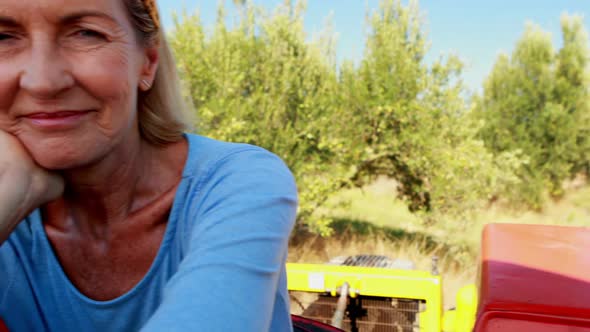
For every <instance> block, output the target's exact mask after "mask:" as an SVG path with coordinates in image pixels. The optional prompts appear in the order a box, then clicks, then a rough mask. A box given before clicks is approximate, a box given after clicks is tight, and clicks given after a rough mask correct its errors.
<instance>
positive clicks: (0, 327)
mask: <svg viewBox="0 0 590 332" xmlns="http://www.w3.org/2000/svg"><path fill="white" fill-rule="evenodd" d="M0 332H8V328H7V327H6V325H5V324H4V321H3V320H2V319H0Z"/></svg>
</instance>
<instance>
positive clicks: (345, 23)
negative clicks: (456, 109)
mask: <svg viewBox="0 0 590 332" xmlns="http://www.w3.org/2000/svg"><path fill="white" fill-rule="evenodd" d="M225 1H226V3H227V4H228V7H230V4H231V2H232V1H231V0H225ZM282 2H283V1H282V0H255V1H254V3H256V4H260V5H264V6H266V7H268V8H273V7H275V6H276V5H277V4H280V3H282ZM217 3H218V1H216V0H160V1H159V5H160V8H161V10H162V15H163V17H164V24H165V25H167V26H170V25H171V13H172V12H173V11H176V12H180V11H181V10H182V9H187V10H188V11H189V12H194V11H195V10H197V9H198V10H199V12H200V13H201V16H202V19H203V22H205V24H206V25H210V24H211V23H212V22H213V21H214V19H215V11H216V8H217ZM378 3H379V0H308V1H307V14H306V16H305V18H306V30H307V33H308V34H309V35H311V34H313V32H317V31H320V30H321V29H322V27H323V26H324V22H325V19H326V18H327V17H328V16H329V15H330V14H333V23H334V30H335V31H336V32H337V33H338V51H337V54H338V58H339V60H342V59H354V60H358V59H360V58H361V57H362V54H363V47H364V40H365V38H364V31H365V23H364V17H365V13H366V9H367V8H370V9H375V8H377V5H378ZM404 3H407V1H404ZM420 8H421V10H422V11H423V13H424V14H425V18H426V27H427V31H428V34H429V37H430V40H431V46H432V47H431V50H430V53H429V55H428V60H429V61H430V60H432V59H434V58H437V57H438V56H439V55H440V54H448V53H454V54H457V55H459V56H460V57H461V58H462V59H463V61H464V62H465V63H466V65H467V68H466V70H465V72H464V75H463V77H464V80H465V82H466V84H467V85H468V87H470V88H471V89H473V90H478V89H479V88H480V87H481V84H482V82H483V80H484V78H485V77H486V76H487V75H488V73H489V72H490V70H491V68H492V66H493V64H494V61H495V59H496V56H497V55H498V53H500V52H511V50H512V48H513V46H514V44H515V42H516V41H517V40H518V38H519V37H520V36H521V34H522V32H523V30H524V26H525V23H526V22H527V21H532V22H534V23H536V24H538V25H540V26H541V27H542V28H543V29H544V30H545V31H549V32H551V33H552V35H553V39H554V45H556V46H558V47H559V46H560V45H561V33H560V23H559V18H560V15H561V14H562V13H564V12H568V13H570V14H571V13H578V14H582V15H583V16H584V17H585V26H586V29H587V30H588V29H590V0H422V1H420Z"/></svg>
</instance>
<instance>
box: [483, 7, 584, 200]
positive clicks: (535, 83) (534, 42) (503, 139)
mask: <svg viewBox="0 0 590 332" xmlns="http://www.w3.org/2000/svg"><path fill="white" fill-rule="evenodd" d="M561 23H562V34H563V47H562V48H561V49H560V50H559V51H557V52H556V51H555V50H554V48H553V45H552V43H551V36H550V35H549V34H548V33H545V32H543V31H542V30H541V29H540V28H538V27H537V26H534V25H528V26H527V28H526V30H525V32H524V35H523V36H522V38H521V39H520V41H519V42H518V43H517V45H516V48H515V50H514V52H513V53H512V55H511V56H510V57H509V56H507V55H501V56H500V57H499V58H498V60H497V61H496V64H495V66H494V68H493V70H492V73H491V74H490V76H489V77H488V79H487V81H486V82H485V85H484V94H483V97H482V98H481V100H480V101H479V102H478V105H477V107H476V114H477V117H478V118H479V119H481V120H483V121H484V126H483V127H482V129H481V137H482V138H483V139H484V140H485V142H486V145H487V146H488V147H489V148H490V149H491V150H492V151H494V152H495V153H506V152H510V151H521V152H522V153H524V155H525V156H526V157H527V159H528V161H529V162H528V163H527V164H526V165H524V167H522V168H521V169H520V171H519V177H520V178H521V179H522V181H521V183H520V185H518V186H516V187H514V188H513V190H512V193H511V194H512V195H511V198H512V199H516V200H521V201H523V202H524V203H527V204H528V205H530V206H533V207H535V208H540V207H541V206H542V204H543V195H544V193H545V192H546V191H548V192H549V193H550V194H551V195H553V196H560V195H562V194H563V189H562V183H563V181H564V180H565V179H567V178H568V177H571V176H573V175H575V174H577V173H578V172H580V171H584V172H587V170H588V161H589V159H588V152H589V151H590V150H589V148H590V145H589V141H588V134H589V130H590V122H589V118H588V116H589V114H590V107H589V103H588V102H589V100H590V99H589V98H590V96H589V94H588V93H589V92H588V84H589V83H590V81H588V76H587V75H588V74H587V67H588V46H587V43H588V36H587V33H586V32H585V30H584V27H583V25H582V19H581V18H580V17H577V16H573V17H570V16H567V15H565V16H563V17H562V21H561Z"/></svg>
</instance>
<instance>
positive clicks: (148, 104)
mask: <svg viewBox="0 0 590 332" xmlns="http://www.w3.org/2000/svg"><path fill="white" fill-rule="evenodd" d="M124 1H125V5H126V7H127V10H128V11H129V15H130V18H131V23H132V24H133V27H134V28H135V30H136V33H137V39H138V40H139V42H140V43H141V44H142V45H143V46H153V45H159V51H158V53H159V67H158V71H157V72H156V77H155V80H154V83H153V85H152V88H151V89H149V90H148V91H145V92H140V94H139V100H138V108H139V109H138V120H139V130H140V132H141V135H142V137H143V138H144V139H145V140H147V141H148V142H150V143H152V144H154V145H165V144H168V143H173V142H177V141H179V140H181V139H182V135H183V133H184V132H185V131H186V130H187V129H188V125H187V122H186V118H185V115H184V113H185V112H186V108H185V106H186V103H185V100H184V99H183V98H182V95H181V89H180V81H179V79H178V73H177V71H176V63H175V61H174V56H173V55H172V52H171V50H170V46H169V45H168V42H167V41H166V36H165V34H164V31H163V29H162V27H161V26H160V24H159V22H157V21H154V19H153V17H152V15H150V11H149V10H150V9H149V8H147V7H146V5H145V2H144V0H124Z"/></svg>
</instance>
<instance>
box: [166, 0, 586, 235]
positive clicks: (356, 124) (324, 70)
mask: <svg viewBox="0 0 590 332" xmlns="http://www.w3.org/2000/svg"><path fill="white" fill-rule="evenodd" d="M234 5H235V9H236V15H235V19H234V20H233V23H228V22H229V20H228V18H227V15H226V10H225V8H224V7H222V6H220V7H219V10H218V18H217V23H216V25H215V26H214V27H213V29H212V30H211V31H206V29H205V28H204V27H203V25H202V23H201V22H200V20H199V17H198V15H194V16H193V15H186V14H185V15H183V16H182V17H181V18H180V19H178V20H177V21H176V26H175V29H174V34H173V35H172V36H171V37H172V38H171V43H172V46H173V49H174V51H175V53H176V57H177V59H178V64H179V68H180V70H181V74H182V78H183V80H184V83H185V86H186V89H187V93H188V95H189V96H190V98H191V100H192V103H193V105H194V106H195V108H196V110H197V112H198V115H199V121H198V127H199V128H200V132H201V133H202V134H204V135H207V136H211V137H214V138H217V139H222V140H228V141H237V142H246V143H252V144H256V145H259V146H262V147H264V148H266V149H268V150H270V151H272V152H274V153H276V154H277V155H279V156H280V157H281V158H283V159H284V160H285V161H286V163H287V165H288V166H289V167H290V168H291V170H292V171H293V173H294V174H295V177H296V179H297V181H298V186H299V192H300V210H299V214H298V222H299V225H306V226H308V227H309V228H310V229H311V230H313V231H314V232H317V233H320V234H323V235H328V234H330V232H331V228H330V223H331V222H332V220H331V219H330V218H329V217H328V216H327V215H326V214H323V213H322V211H321V209H319V208H320V207H321V206H322V205H323V204H324V203H325V201H326V200H327V199H328V198H329V197H330V196H331V195H332V194H333V193H335V192H338V191H339V190H341V189H342V188H344V187H351V186H363V185H366V184H367V183H369V182H371V181H373V180H374V179H375V178H376V177H377V176H379V175H385V176H388V177H390V178H394V179H396V181H397V183H398V184H399V188H398V193H399V194H400V196H401V198H402V199H404V200H405V201H406V202H407V204H408V205H409V207H410V208H411V210H412V211H421V212H423V213H426V216H428V219H430V220H433V219H434V218H435V217H436V215H437V214H440V213H445V214H447V215H454V216H461V217H462V218H466V216H467V215H468V213H469V211H472V210H474V209H476V208H477V207H479V206H481V204H483V203H485V202H486V201H487V200H488V199H489V198H491V197H492V196H494V195H497V194H499V193H501V192H503V191H505V190H506V188H511V187H513V186H514V185H515V184H516V183H518V181H519V178H518V177H516V175H515V170H518V169H519V168H520V166H521V164H523V160H525V159H524V158H523V156H522V154H521V153H520V152H519V151H518V150H517V149H505V150H503V151H499V152H497V153H495V154H494V153H491V152H489V151H488V150H487V149H486V147H485V146H484V144H483V141H482V140H481V138H479V137H478V136H477V134H478V133H479V128H480V127H481V125H480V120H479V119H478V118H476V117H473V116H472V114H471V113H470V108H471V107H470V106H469V105H468V104H467V102H466V101H465V98H463V95H464V93H465V89H464V87H463V84H462V81H461V78H460V77H461V71H462V67H463V65H462V63H461V62H460V61H459V60H458V58H457V57H455V56H450V57H447V58H441V59H440V60H439V61H436V62H435V63H434V64H431V65H428V64H427V63H426V62H425V60H424V56H425V54H426V53H427V51H428V40H427V37H426V35H425V34H424V32H423V20H422V18H421V14H420V11H419V8H418V4H417V2H416V1H410V3H409V4H408V5H402V3H401V1H400V0H381V2H380V7H379V9H378V10H377V11H376V12H374V13H372V14H371V15H369V16H368V21H367V25H368V27H369V33H368V35H367V42H366V54H365V56H364V58H363V59H362V61H361V62H360V63H359V64H358V65H355V64H353V63H351V62H344V63H343V64H341V65H340V66H336V61H335V58H336V57H335V51H334V50H335V46H334V37H333V33H332V31H331V30H330V29H329V28H328V29H326V31H324V32H323V34H321V35H320V38H318V39H316V40H313V41H309V40H308V38H307V37H306V35H305V31H304V28H303V26H304V25H303V22H304V21H303V20H304V13H305V3H304V2H303V1H298V2H293V1H285V2H284V4H283V5H281V6H278V7H277V9H276V10H275V11H274V12H273V13H270V14H269V13H267V12H266V11H264V10H263V9H261V8H258V7H256V6H254V5H253V3H252V2H251V1H234ZM565 58H567V59H569V60H568V61H569V62H571V63H575V62H576V61H578V59H577V58H576V57H575V56H572V55H569V54H568V55H564V59H565ZM543 68H544V67H542V68H540V69H539V71H541V72H542V71H543V70H544V69H543ZM563 72H564V77H567V79H564V83H562V85H563V86H564V87H565V86H567V84H569V83H567V82H571V81H572V80H574V79H575V78H576V77H577V76H575V74H572V73H570V69H569V66H568V67H567V68H566V67H564V69H563ZM572 75H573V76H572ZM574 76H575V77H574ZM572 77H574V78H572ZM568 91H569V89H568ZM571 98H574V97H571ZM559 111H560V109H551V112H550V114H553V113H555V112H557V113H558V112H559ZM557 113H556V114H557ZM550 114H549V115H550ZM549 115H548V116H549ZM547 121H550V120H547ZM551 121H552V120H551Z"/></svg>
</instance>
